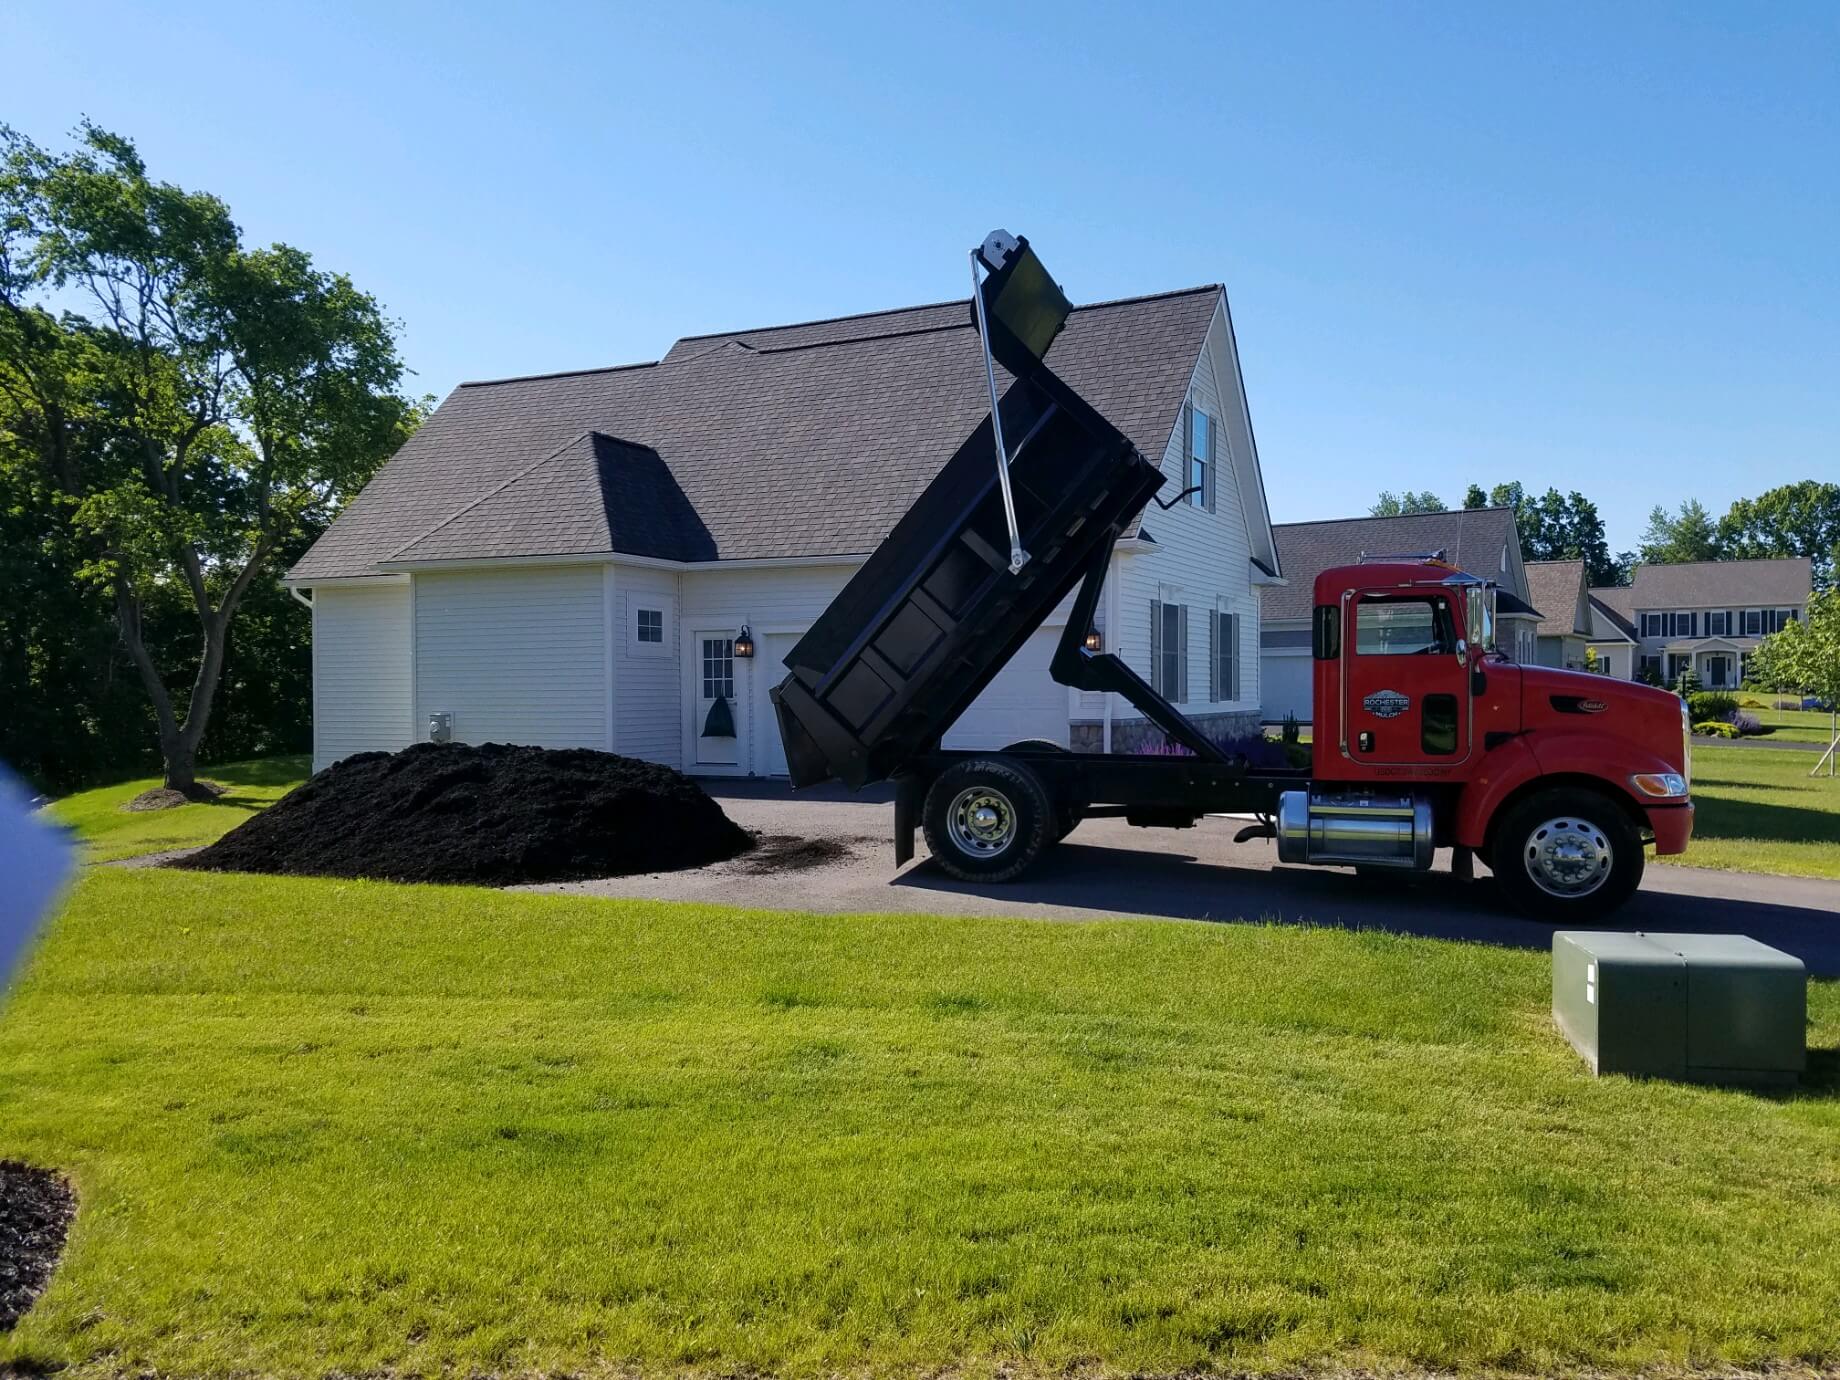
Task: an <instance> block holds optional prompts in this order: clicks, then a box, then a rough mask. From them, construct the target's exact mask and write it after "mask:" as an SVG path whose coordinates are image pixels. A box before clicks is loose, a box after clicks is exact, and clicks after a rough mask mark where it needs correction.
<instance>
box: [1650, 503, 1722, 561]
mask: <svg viewBox="0 0 1840 1380" xmlns="http://www.w3.org/2000/svg"><path fill="white" fill-rule="evenodd" d="M1723 555H1724V550H1723V548H1722V547H1721V546H1720V544H1719V528H1718V524H1717V523H1716V522H1714V521H1713V518H1712V514H1710V513H1708V512H1707V511H1706V505H1705V504H1703V503H1701V502H1700V501H1699V500H1698V499H1697V498H1689V499H1687V500H1686V501H1685V502H1684V503H1682V504H1681V505H1680V510H1679V511H1678V512H1676V513H1672V514H1670V513H1669V512H1668V510H1667V509H1666V508H1663V507H1662V506H1661V505H1660V504H1658V503H1657V504H1656V505H1655V506H1654V507H1653V508H1652V509H1650V510H1649V514H1648V530H1646V531H1645V532H1643V534H1642V546H1641V557H1642V560H1643V562H1644V563H1646V564H1648V565H1677V564H1679V563H1680V562H1683V561H1716V560H1719V559H1720V558H1721V557H1722V556H1723Z"/></svg>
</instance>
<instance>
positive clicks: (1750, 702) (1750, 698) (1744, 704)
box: [1738, 695, 1766, 709]
mask: <svg viewBox="0 0 1840 1380" xmlns="http://www.w3.org/2000/svg"><path fill="white" fill-rule="evenodd" d="M1738 707H1739V708H1740V709H1763V708H1766V706H1765V704H1764V702H1763V701H1762V700H1760V699H1758V698H1757V697H1756V696H1755V695H1746V696H1745V697H1744V698H1743V699H1741V700H1739V701H1738Z"/></svg>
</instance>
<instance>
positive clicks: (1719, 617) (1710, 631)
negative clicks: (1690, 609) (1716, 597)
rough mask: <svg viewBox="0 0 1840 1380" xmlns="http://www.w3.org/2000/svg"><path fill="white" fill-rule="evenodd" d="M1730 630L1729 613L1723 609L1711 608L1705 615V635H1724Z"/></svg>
mask: <svg viewBox="0 0 1840 1380" xmlns="http://www.w3.org/2000/svg"><path fill="white" fill-rule="evenodd" d="M1730 632H1731V615H1730V614H1728V613H1726V612H1725V610H1724V609H1713V610H1712V611H1711V612H1710V613H1708V614H1707V615H1706V636H1707V637H1725V636H1727V635H1728V634H1729V633H1730Z"/></svg>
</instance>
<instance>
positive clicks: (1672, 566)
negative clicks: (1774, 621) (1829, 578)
mask: <svg viewBox="0 0 1840 1380" xmlns="http://www.w3.org/2000/svg"><path fill="white" fill-rule="evenodd" d="M1767 561H1807V562H1809V563H1810V564H1813V562H1814V557H1812V556H1730V557H1727V558H1725V559H1724V560H1712V561H1639V562H1637V564H1636V569H1637V570H1678V569H1679V568H1680V567H1681V566H1686V565H1763V564H1764V563H1765V562H1767Z"/></svg>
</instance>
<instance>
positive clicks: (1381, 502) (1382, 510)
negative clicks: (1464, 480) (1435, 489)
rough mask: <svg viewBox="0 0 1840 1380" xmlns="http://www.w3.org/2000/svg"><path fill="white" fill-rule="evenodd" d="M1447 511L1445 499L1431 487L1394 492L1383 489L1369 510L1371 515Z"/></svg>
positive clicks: (1386, 515) (1392, 515) (1387, 515)
mask: <svg viewBox="0 0 1840 1380" xmlns="http://www.w3.org/2000/svg"><path fill="white" fill-rule="evenodd" d="M1444 511H1446V508H1445V503H1444V500H1443V499H1441V498H1439V497H1438V496H1437V495H1436V494H1434V493H1432V492H1431V490H1429V489H1424V490H1421V491H1419V492H1417V493H1414V492H1413V491H1412V490H1411V489H1407V490H1406V491H1405V492H1404V493H1397V494H1396V493H1394V492H1393V491H1392V490H1391V489H1382V490H1381V491H1380V497H1379V499H1378V500H1377V501H1376V502H1375V503H1374V506H1373V507H1371V508H1369V509H1368V510H1367V512H1368V515H1369V516H1370V517H1403V516H1405V515H1407V514H1409V513H1442V512H1444Z"/></svg>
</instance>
